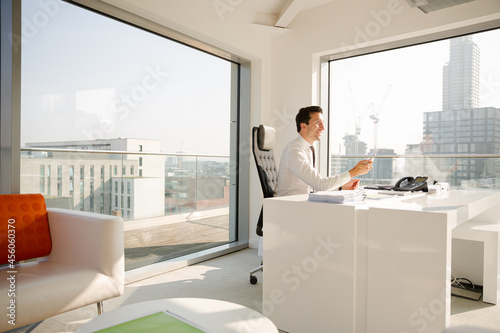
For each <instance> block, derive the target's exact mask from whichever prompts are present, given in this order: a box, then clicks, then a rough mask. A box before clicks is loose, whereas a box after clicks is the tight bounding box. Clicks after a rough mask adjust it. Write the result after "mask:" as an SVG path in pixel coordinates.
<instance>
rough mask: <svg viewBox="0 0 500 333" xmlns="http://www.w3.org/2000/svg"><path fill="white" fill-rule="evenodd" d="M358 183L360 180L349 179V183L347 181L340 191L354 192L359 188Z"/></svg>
mask: <svg viewBox="0 0 500 333" xmlns="http://www.w3.org/2000/svg"><path fill="white" fill-rule="evenodd" d="M359 181H360V179H351V180H350V181H348V182H347V183H345V184H344V185H342V189H343V190H355V189H357V188H358V186H359Z"/></svg>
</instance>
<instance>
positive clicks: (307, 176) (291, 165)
mask: <svg viewBox="0 0 500 333" xmlns="http://www.w3.org/2000/svg"><path fill="white" fill-rule="evenodd" d="M295 123H296V125H297V132H298V133H299V135H298V137H297V138H296V139H295V140H293V141H291V142H290V143H289V144H288V145H286V146H285V148H284V149H283V153H282V156H281V161H280V167H279V170H278V183H277V185H276V189H275V193H276V194H275V195H276V196H285V195H294V194H307V193H310V192H311V191H312V190H316V191H326V190H331V189H345V190H354V189H356V188H357V187H358V184H359V179H352V178H353V177H356V176H359V175H364V174H366V173H368V172H369V171H370V170H371V168H372V163H373V161H371V160H362V161H360V162H358V163H357V164H356V165H355V166H354V168H352V169H351V170H349V171H346V172H344V173H341V174H340V175H335V176H331V177H321V175H320V174H319V173H318V171H317V170H316V168H315V166H314V163H315V156H314V155H315V154H314V151H313V149H314V147H313V146H314V142H315V141H319V140H320V139H321V134H322V133H323V131H324V130H325V127H324V125H323V110H322V109H321V107H319V106H308V107H305V108H302V109H300V110H299V113H298V114H297V116H296V117H295Z"/></svg>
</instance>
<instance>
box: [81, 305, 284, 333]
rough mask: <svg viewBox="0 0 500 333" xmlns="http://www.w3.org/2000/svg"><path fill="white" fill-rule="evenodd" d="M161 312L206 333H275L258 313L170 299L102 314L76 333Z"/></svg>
mask: <svg viewBox="0 0 500 333" xmlns="http://www.w3.org/2000/svg"><path fill="white" fill-rule="evenodd" d="M164 310H168V311H170V312H171V313H173V314H175V315H178V316H180V317H182V318H185V319H187V320H189V321H191V322H192V323H195V324H197V325H199V326H200V327H202V328H204V329H205V331H206V332H207V333H240V332H248V333H278V330H277V328H276V326H275V325H274V324H273V323H272V322H271V321H270V320H269V319H268V318H266V317H264V316H263V315H262V314H260V313H259V312H257V311H254V310H252V309H249V308H247V307H245V306H243V305H239V304H235V303H231V302H225V301H220V300H214V299H206V298H170V299H159V300H151V301H146V302H140V303H134V304H130V305H126V306H123V307H119V308H116V309H114V310H111V311H109V312H105V313H103V314H102V315H100V316H98V317H96V318H94V319H92V320H91V321H89V322H88V323H86V324H85V325H83V326H81V327H80V328H79V329H78V330H77V331H76V332H77V333H87V332H95V331H97V330H101V329H104V328H108V327H111V326H113V325H117V324H121V323H123V322H126V321H129V320H133V319H137V318H141V317H144V316H147V315H149V314H153V313H156V312H159V311H164Z"/></svg>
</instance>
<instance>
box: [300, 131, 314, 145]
mask: <svg viewBox="0 0 500 333" xmlns="http://www.w3.org/2000/svg"><path fill="white" fill-rule="evenodd" d="M297 142H298V143H299V144H300V146H301V147H304V148H309V147H311V146H313V147H314V145H311V144H310V143H309V142H307V141H306V139H304V138H303V137H302V135H300V134H299V135H298V137H297Z"/></svg>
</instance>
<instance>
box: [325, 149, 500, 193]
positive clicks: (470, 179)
mask: <svg viewBox="0 0 500 333" xmlns="http://www.w3.org/2000/svg"><path fill="white" fill-rule="evenodd" d="M365 158H366V156H332V157H331V160H330V165H331V173H332V174H335V173H339V172H342V171H345V170H348V169H350V168H352V167H353V166H354V165H355V164H356V163H357V162H358V161H360V160H362V159H365ZM405 176H412V177H416V176H426V177H429V180H428V181H429V182H431V183H432V182H434V181H440V182H448V183H449V184H450V186H451V188H453V189H468V190H498V189H499V188H500V155H480V154H474V155H471V154H468V155H458V154H455V155H430V154H429V155H389V156H383V155H380V156H377V157H376V158H375V160H374V163H373V169H372V170H371V171H370V172H369V173H368V174H366V175H363V176H360V177H359V178H361V179H362V184H394V183H395V181H397V180H398V179H400V178H402V177H405Z"/></svg>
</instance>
